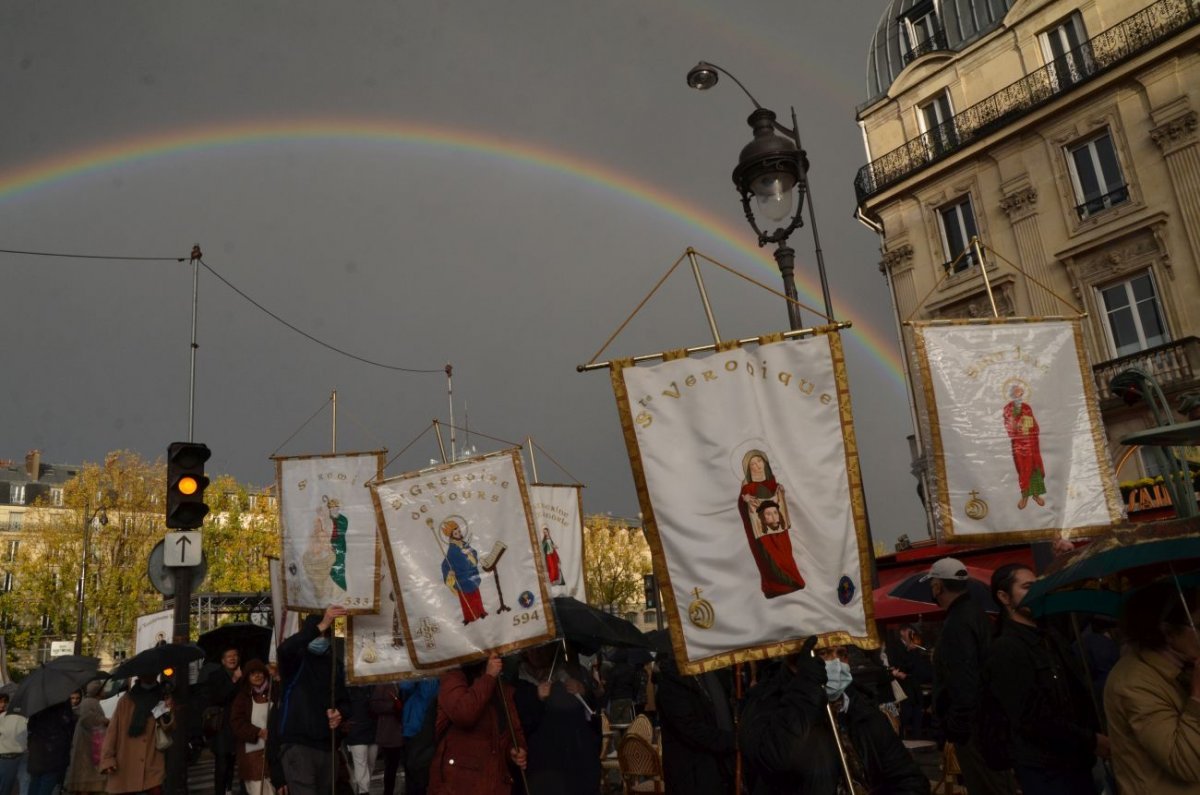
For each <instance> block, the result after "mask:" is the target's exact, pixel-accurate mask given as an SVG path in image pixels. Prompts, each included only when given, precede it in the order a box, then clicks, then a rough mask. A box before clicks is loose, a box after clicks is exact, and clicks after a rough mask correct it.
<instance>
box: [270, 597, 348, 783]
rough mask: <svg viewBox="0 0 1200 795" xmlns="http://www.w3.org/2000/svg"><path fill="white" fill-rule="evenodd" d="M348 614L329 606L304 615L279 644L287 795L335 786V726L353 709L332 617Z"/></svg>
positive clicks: (281, 745) (282, 753)
mask: <svg viewBox="0 0 1200 795" xmlns="http://www.w3.org/2000/svg"><path fill="white" fill-rule="evenodd" d="M344 615H346V609H345V608H344V607H341V606H338V605H330V606H329V607H328V608H326V610H325V613H324V615H310V616H309V617H308V618H306V619H305V620H304V623H303V624H302V625H301V626H300V631H299V632H297V633H296V634H295V635H292V636H291V637H290V638H288V639H287V640H285V641H284V642H283V643H282V644H280V646H279V652H278V659H279V672H280V675H281V677H282V679H283V695H282V698H281V699H280V704H279V725H278V733H279V748H280V751H279V754H280V767H281V768H282V770H283V771H284V776H285V779H286V782H287V787H288V795H318V793H321V792H326V791H330V789H331V788H332V786H333V782H334V775H335V773H336V767H335V765H334V754H333V748H334V745H335V744H336V742H337V736H336V730H337V728H338V727H339V726H340V725H341V723H342V720H343V717H344V716H345V715H347V714H349V711H350V699H349V696H348V694H347V691H346V679H345V673H344V671H343V670H342V665H341V661H340V660H338V659H336V656H335V655H334V653H333V638H332V637H331V634H332V633H331V629H332V627H333V622H334V621H335V620H336V619H337V618H338V617H340V616H344ZM326 782H329V783H328V784H326Z"/></svg>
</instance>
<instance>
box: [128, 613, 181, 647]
mask: <svg viewBox="0 0 1200 795" xmlns="http://www.w3.org/2000/svg"><path fill="white" fill-rule="evenodd" d="M174 629H175V611H174V610H159V611H158V612H157V613H147V614H145V615H143V616H138V617H137V619H135V621H134V631H133V653H134V654H138V653H139V652H143V651H145V650H146V649H152V648H154V647H155V646H157V645H158V644H159V643H170V642H171V635H172V633H173V631H174Z"/></svg>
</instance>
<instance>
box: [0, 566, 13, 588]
mask: <svg viewBox="0 0 1200 795" xmlns="http://www.w3.org/2000/svg"><path fill="white" fill-rule="evenodd" d="M12 589H13V576H12V572H11V571H6V572H4V579H3V580H0V592H3V593H8V592H9V591H11V590H12Z"/></svg>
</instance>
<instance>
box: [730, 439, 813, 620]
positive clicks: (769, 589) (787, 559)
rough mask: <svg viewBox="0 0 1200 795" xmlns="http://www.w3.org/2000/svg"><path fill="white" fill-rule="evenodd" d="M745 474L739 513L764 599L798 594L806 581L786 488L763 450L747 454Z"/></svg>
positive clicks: (744, 461) (743, 460)
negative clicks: (792, 532) (795, 552)
mask: <svg viewBox="0 0 1200 795" xmlns="http://www.w3.org/2000/svg"><path fill="white" fill-rule="evenodd" d="M742 471H743V472H744V474H745V480H744V481H743V482H742V488H741V492H740V493H739V494H738V514H739V515H740V516H741V517H742V527H743V529H744V530H745V531H746V541H747V543H749V545H750V553H751V554H752V555H753V556H754V563H755V565H756V566H757V567H758V573H759V577H760V578H761V586H762V592H763V596H765V597H766V598H768V599H773V598H775V597H776V596H783V595H784V594H789V593H792V592H794V591H798V590H800V589H801V588H803V587H804V578H803V577H802V576H800V569H799V567H798V566H797V565H796V558H795V556H794V555H793V554H792V539H791V536H789V535H788V530H790V529H791V526H792V524H791V521H790V519H789V518H788V509H787V495H786V493H785V489H784V487H783V485H782V484H781V483H779V482H778V481H777V480H776V479H775V474H774V472H772V471H771V463H770V461H768V460H767V455H766V453H764V452H762V451H761V450H751V451H750V452H748V453H746V455H745V457H744V458H743V459H742Z"/></svg>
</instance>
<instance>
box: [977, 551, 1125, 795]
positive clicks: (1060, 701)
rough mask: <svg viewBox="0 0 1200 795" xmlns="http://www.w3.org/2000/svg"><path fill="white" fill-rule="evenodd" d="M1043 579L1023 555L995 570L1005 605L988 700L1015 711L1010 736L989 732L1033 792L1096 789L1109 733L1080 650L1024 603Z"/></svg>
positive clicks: (1089, 793)
mask: <svg viewBox="0 0 1200 795" xmlns="http://www.w3.org/2000/svg"><path fill="white" fill-rule="evenodd" d="M1036 579H1037V575H1035V574H1034V573H1033V570H1032V569H1030V568H1029V567H1028V566H1026V565H1025V564H1023V563H1010V564H1007V565H1004V566H1001V567H1000V568H998V569H996V571H995V572H994V573H993V574H992V598H993V599H995V600H996V603H997V604H998V605H1000V608H1001V610H1003V613H1002V614H1001V619H1000V631H999V634H998V636H997V637H996V639H995V641H994V642H993V643H992V646H991V651H990V652H989V654H988V660H987V665H986V668H985V671H984V680H985V681H986V683H987V686H988V688H989V691H990V692H989V693H988V694H986V696H985V699H984V703H985V710H986V709H996V708H998V709H999V711H1000V713H1001V714H1002V715H1003V716H1004V717H1005V718H1007V720H1006V721H1004V723H1005V724H1006V726H1005V728H1006V729H1007V731H1006V732H1003V734H1006V735H1007V736H1001V737H999V738H993V737H990V736H988V735H987V734H986V733H985V735H984V737H983V739H984V740H985V742H986V744H987V745H990V746H991V747H996V746H1000V745H1004V744H1007V747H1008V750H1009V752H1010V754H1009V757H1010V758H1009V759H1006V760H1004V762H1011V764H1012V766H1013V771H1014V772H1015V773H1016V776H1017V781H1018V783H1020V785H1021V791H1022V792H1023V793H1025V795H1060V794H1061V795H1094V793H1095V792H1096V785H1095V782H1094V781H1093V780H1092V767H1093V766H1094V765H1095V763H1096V756H1097V755H1099V756H1108V748H1109V745H1108V738H1107V737H1106V736H1104V735H1103V734H1100V733H1099V732H1098V731H1097V728H1098V721H1097V719H1096V711H1095V708H1094V707H1093V706H1092V704H1091V696H1090V695H1089V693H1088V684H1087V680H1086V678H1085V677H1084V674H1083V671H1082V670H1081V667H1080V664H1079V658H1078V655H1075V654H1072V653H1071V652H1070V650H1069V649H1068V648H1067V643H1066V641H1064V640H1063V639H1062V638H1061V637H1060V636H1059V635H1058V633H1057V632H1054V631H1053V630H1052V629H1050V628H1048V627H1045V626H1042V625H1040V624H1039V623H1038V622H1037V621H1035V620H1034V618H1033V614H1032V613H1031V612H1030V610H1029V608H1026V607H1022V606H1021V601H1022V600H1023V599H1024V598H1025V593H1026V592H1027V591H1028V590H1029V586H1030V585H1032V584H1033V582H1034V581H1035V580H1036ZM988 697H990V698H991V699H994V700H989V698H988ZM993 705H994V706H993Z"/></svg>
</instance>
